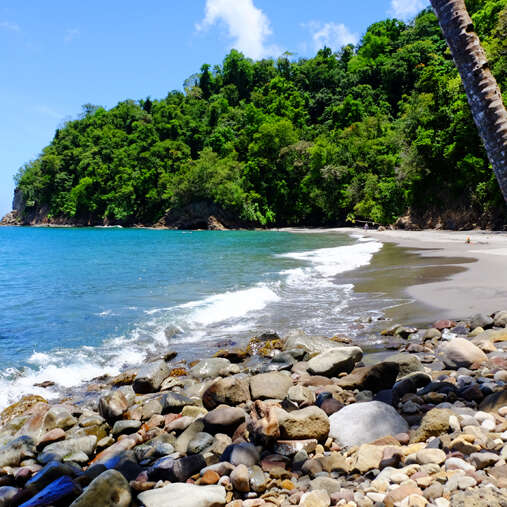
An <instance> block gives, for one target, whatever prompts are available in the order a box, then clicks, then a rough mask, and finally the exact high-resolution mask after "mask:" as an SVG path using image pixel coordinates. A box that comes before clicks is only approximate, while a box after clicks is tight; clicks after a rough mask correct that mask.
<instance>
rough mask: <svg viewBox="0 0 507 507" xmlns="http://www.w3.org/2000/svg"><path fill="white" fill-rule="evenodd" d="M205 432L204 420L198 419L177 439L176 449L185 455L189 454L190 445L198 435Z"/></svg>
mask: <svg viewBox="0 0 507 507" xmlns="http://www.w3.org/2000/svg"><path fill="white" fill-rule="evenodd" d="M203 430H204V422H203V421H202V419H197V420H196V421H194V422H193V423H192V424H190V426H188V428H187V429H186V430H185V431H184V432H183V433H182V434H181V435H180V436H179V437H178V438H177V439H176V442H175V444H174V448H175V449H176V450H177V451H178V452H180V453H182V454H184V453H186V452H187V448H188V444H189V442H190V441H191V440H193V439H194V438H195V437H196V435H197V434H198V433H201V432H202V431H203Z"/></svg>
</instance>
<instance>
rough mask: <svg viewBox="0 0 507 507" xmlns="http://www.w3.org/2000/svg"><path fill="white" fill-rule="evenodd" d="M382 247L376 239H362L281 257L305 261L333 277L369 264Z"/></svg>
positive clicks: (322, 274)
mask: <svg viewBox="0 0 507 507" xmlns="http://www.w3.org/2000/svg"><path fill="white" fill-rule="evenodd" d="M381 248H382V243H380V242H378V241H364V242H361V243H356V244H354V245H347V246H338V247H334V248H319V249H318V250H310V251H308V252H291V253H287V254H281V255H280V256H281V257H286V258H290V259H296V260H300V261H306V262H308V263H310V264H311V265H312V267H313V268H314V269H316V270H317V271H318V273H319V274H320V275H321V276H323V277H333V276H336V275H338V274H340V273H344V272H346V271H350V270H352V269H357V268H359V267H361V266H365V265H366V264H369V263H370V261H371V258H372V257H373V254H375V253H377V252H378V251H379V250H380V249H381Z"/></svg>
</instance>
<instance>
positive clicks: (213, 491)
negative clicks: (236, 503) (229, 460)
mask: <svg viewBox="0 0 507 507" xmlns="http://www.w3.org/2000/svg"><path fill="white" fill-rule="evenodd" d="M138 499H139V500H140V501H141V502H142V504H143V505H144V506H145V507H175V506H176V505H177V506H178V507H219V506H223V505H225V503H226V491H225V488H224V487H223V486H196V485H195V484H169V486H164V487H163V488H158V489H152V490H149V491H145V492H143V493H141V494H139V496H138Z"/></svg>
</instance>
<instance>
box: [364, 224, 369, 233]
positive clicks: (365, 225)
mask: <svg viewBox="0 0 507 507" xmlns="http://www.w3.org/2000/svg"><path fill="white" fill-rule="evenodd" d="M363 229H364V230H365V231H367V230H368V229H369V227H368V222H366V223H365V224H364V227H363Z"/></svg>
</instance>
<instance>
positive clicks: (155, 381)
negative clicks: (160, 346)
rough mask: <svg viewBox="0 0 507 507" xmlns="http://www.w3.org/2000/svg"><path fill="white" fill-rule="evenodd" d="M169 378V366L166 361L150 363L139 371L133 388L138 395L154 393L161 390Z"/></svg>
mask: <svg viewBox="0 0 507 507" xmlns="http://www.w3.org/2000/svg"><path fill="white" fill-rule="evenodd" d="M168 376H169V366H168V365H167V363H166V362H165V361H155V362H154V363H148V364H145V365H144V366H142V367H141V368H140V369H139V371H138V372H137V376H136V379H135V380H134V384H133V386H132V387H133V388H134V391H135V392H136V393H138V394H146V393H153V392H155V391H157V390H158V389H159V388H160V386H161V385H162V382H163V381H164V380H165V379H166V378H167V377H168Z"/></svg>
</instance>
